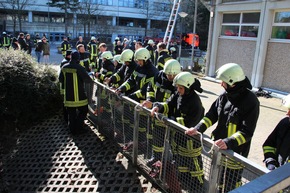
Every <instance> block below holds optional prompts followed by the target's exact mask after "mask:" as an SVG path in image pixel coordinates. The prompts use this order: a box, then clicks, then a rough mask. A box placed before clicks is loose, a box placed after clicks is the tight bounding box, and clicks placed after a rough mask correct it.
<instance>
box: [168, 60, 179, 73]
mask: <svg viewBox="0 0 290 193" xmlns="http://www.w3.org/2000/svg"><path fill="white" fill-rule="evenodd" d="M180 72H181V66H180V63H179V62H178V61H177V60H175V59H170V60H167V61H166V62H165V65H164V73H165V74H166V75H176V74H178V73H180Z"/></svg>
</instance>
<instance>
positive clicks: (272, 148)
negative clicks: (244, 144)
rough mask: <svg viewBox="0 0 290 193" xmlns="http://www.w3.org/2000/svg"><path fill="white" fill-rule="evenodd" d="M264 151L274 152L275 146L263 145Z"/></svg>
mask: <svg viewBox="0 0 290 193" xmlns="http://www.w3.org/2000/svg"><path fill="white" fill-rule="evenodd" d="M263 151H264V153H274V154H275V153H276V148H275V147H271V146H263Z"/></svg>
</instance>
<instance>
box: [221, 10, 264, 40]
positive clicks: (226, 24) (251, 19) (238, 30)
mask: <svg viewBox="0 0 290 193" xmlns="http://www.w3.org/2000/svg"><path fill="white" fill-rule="evenodd" d="M259 20H260V13H258V12H253V13H226V14H223V23H222V29H221V36H235V37H252V38H256V37H257V35H258V30H259Z"/></svg>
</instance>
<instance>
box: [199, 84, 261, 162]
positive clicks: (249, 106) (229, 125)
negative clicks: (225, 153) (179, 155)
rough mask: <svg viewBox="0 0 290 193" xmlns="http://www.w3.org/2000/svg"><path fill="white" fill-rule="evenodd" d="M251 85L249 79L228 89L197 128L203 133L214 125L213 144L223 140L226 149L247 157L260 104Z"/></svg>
mask: <svg viewBox="0 0 290 193" xmlns="http://www.w3.org/2000/svg"><path fill="white" fill-rule="evenodd" d="M251 88H252V85H251V84H250V82H249V79H248V78H246V79H245V80H243V81H241V82H238V83H236V84H235V86H234V87H232V88H230V89H227V91H226V92H225V93H223V94H222V95H220V96H219V97H218V98H217V100H216V101H215V102H214V103H213V104H212V106H211V107H210V109H209V111H208V112H207V113H206V115H205V117H204V118H203V119H202V120H201V122H200V123H199V124H198V125H197V126H196V128H197V129H198V131H200V132H202V133H203V132H204V131H205V130H206V129H207V128H208V127H210V126H212V125H213V124H215V123H216V122H218V123H217V127H216V128H215V130H214V131H213V132H212V138H213V140H218V139H223V140H224V142H225V143H226V145H227V146H228V149H231V150H233V151H235V152H236V153H239V154H241V155H242V156H244V157H247V156H248V153H249V150H250V143H251V139H252V136H253V134H254V131H255V128H256V124H257V120H258V117H259V112H260V110H259V106H260V102H259V100H258V99H257V97H256V95H255V94H254V93H252V92H251V91H250V90H249V89H251Z"/></svg>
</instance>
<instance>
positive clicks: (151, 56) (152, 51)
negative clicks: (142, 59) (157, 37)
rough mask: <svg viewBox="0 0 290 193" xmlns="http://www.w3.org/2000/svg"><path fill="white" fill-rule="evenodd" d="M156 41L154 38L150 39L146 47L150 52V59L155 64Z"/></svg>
mask: <svg viewBox="0 0 290 193" xmlns="http://www.w3.org/2000/svg"><path fill="white" fill-rule="evenodd" d="M153 46H154V41H153V40H151V39H150V40H149V41H148V43H147V46H146V47H145V48H146V49H147V50H148V51H149V53H150V59H151V62H152V64H153V65H155V63H154V62H155V61H154V55H155V50H154V47H153Z"/></svg>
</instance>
